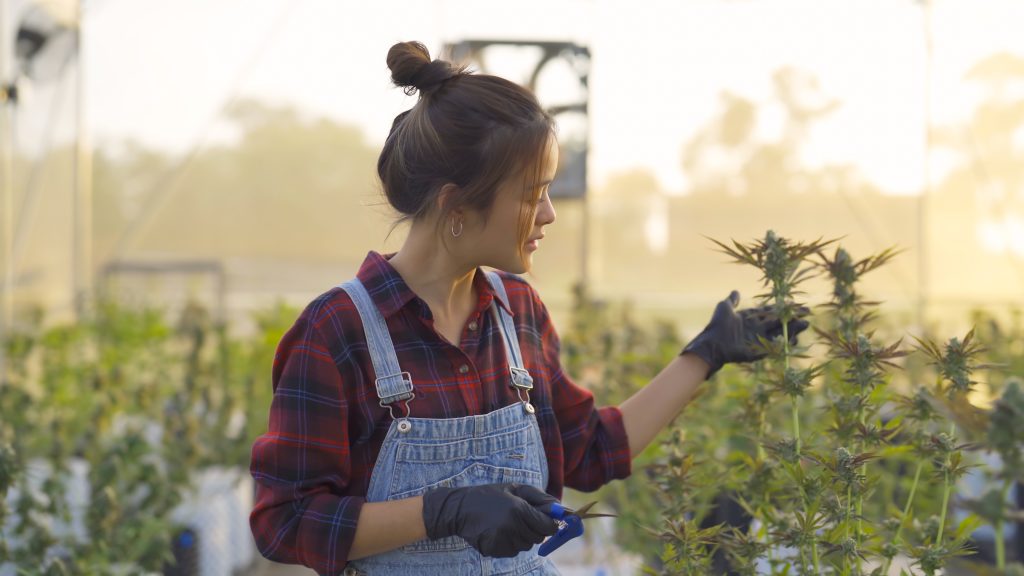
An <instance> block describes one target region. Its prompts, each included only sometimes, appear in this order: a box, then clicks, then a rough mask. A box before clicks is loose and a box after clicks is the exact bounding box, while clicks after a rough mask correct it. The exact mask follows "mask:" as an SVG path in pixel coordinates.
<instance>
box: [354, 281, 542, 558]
mask: <svg viewBox="0 0 1024 576" xmlns="http://www.w3.org/2000/svg"><path fill="white" fill-rule="evenodd" d="M487 280H488V281H489V282H490V283H491V286H492V287H493V288H494V290H495V292H496V293H497V295H498V297H500V298H501V299H502V301H504V302H508V296H507V294H506V292H505V287H504V285H503V284H502V282H501V279H500V278H499V277H498V275H497V274H495V273H494V272H488V273H487ZM341 288H342V289H344V290H345V291H346V292H347V293H348V294H349V296H350V297H351V298H352V301H353V302H354V303H355V305H356V308H357V310H358V311H359V316H360V318H361V319H362V322H363V328H364V331H365V332H366V340H367V343H368V345H369V351H370V357H371V359H372V360H373V370H374V373H375V375H376V387H377V396H378V397H379V398H380V404H381V406H383V407H385V408H387V409H388V411H389V412H391V415H392V419H393V421H392V422H391V427H390V428H389V429H388V434H387V436H386V437H385V439H384V443H383V444H382V445H381V449H380V454H379V455H378V456H377V463H376V464H375V465H374V468H373V472H372V474H371V476H370V487H369V492H368V494H367V495H366V501H367V502H381V501H386V500H398V499H401V498H411V497H414V496H418V495H421V494H423V492H425V491H426V490H427V489H428V488H431V487H434V486H446V487H461V486H474V485H479V484H491V483H510V482H515V483H519V484H529V485H531V486H534V487H536V488H539V489H540V490H544V488H545V487H546V486H547V483H548V466H547V458H546V456H545V454H544V446H543V444H541V439H540V428H539V427H538V425H537V418H536V416H534V408H533V405H531V404H530V396H529V391H530V389H532V388H533V379H532V378H531V377H530V374H529V372H527V371H526V369H525V368H523V361H522V356H521V354H520V350H519V340H518V338H517V337H516V333H515V327H514V325H513V322H512V317H511V316H510V315H509V314H508V312H507V311H506V310H505V309H504V308H502V307H500V306H498V305H497V302H492V303H491V306H490V310H491V312H492V313H493V314H494V319H495V321H496V322H497V325H498V326H500V328H501V337H502V340H503V341H504V343H505V356H506V358H507V359H508V364H509V383H510V385H511V386H512V387H514V388H516V391H517V392H518V394H519V398H520V399H521V400H522V401H521V402H516V403H515V404H511V405H509V406H505V407H504V408H500V409H498V410H495V411H493V412H491V413H489V414H483V415H480V416H466V417H463V418H413V417H411V416H410V407H409V403H410V402H412V400H413V399H414V398H415V397H416V395H415V394H414V392H413V385H412V377H411V375H410V374H409V373H408V372H403V371H402V369H401V368H400V367H399V366H398V358H397V356H396V355H395V348H394V345H393V344H392V342H391V336H390V335H389V334H388V330H387V326H386V325H385V323H384V318H383V316H381V314H380V311H378V310H377V307H376V306H374V304H373V302H372V301H371V299H370V296H369V294H368V293H367V292H366V289H365V288H364V287H363V285H362V284H361V283H360V282H359V280H357V279H354V280H350V281H349V282H346V283H344V284H342V285H341ZM396 402H403V403H404V404H405V416H402V417H399V418H395V417H394V416H395V414H394V409H393V407H392V404H394V403H396ZM537 548H538V547H537V546H534V547H533V548H532V549H531V550H527V551H525V552H522V553H520V554H519V555H518V556H515V557H513V558H490V557H486V556H482V555H481V554H480V553H479V552H477V551H476V549H475V548H473V547H472V546H470V545H469V544H468V543H467V542H466V541H465V540H464V539H462V538H460V537H458V536H451V537H448V538H441V539H438V540H420V541H418V542H414V543H412V544H409V545H407V546H403V547H401V548H398V549H395V550H391V551H389V552H384V553H382V554H376V555H374V556H368V557H366V558H361V559H359V560H353V561H352V562H350V563H349V564H348V566H347V567H346V568H345V571H344V572H343V574H345V575H346V576H356V575H366V576H397V575H408V574H415V575H417V576H442V575H443V576H481V575H484V576H490V575H499V574H501V575H506V574H507V575H516V576H525V575H529V576H541V575H557V574H559V572H558V570H557V569H556V568H555V567H554V565H553V564H552V563H551V561H550V560H548V559H546V558H543V557H541V556H538V555H537Z"/></svg>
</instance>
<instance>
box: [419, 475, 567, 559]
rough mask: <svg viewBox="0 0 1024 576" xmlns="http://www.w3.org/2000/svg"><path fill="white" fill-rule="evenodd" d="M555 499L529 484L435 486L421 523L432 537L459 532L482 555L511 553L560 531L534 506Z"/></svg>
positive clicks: (426, 498) (425, 500)
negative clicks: (459, 486) (460, 486)
mask: <svg viewBox="0 0 1024 576" xmlns="http://www.w3.org/2000/svg"><path fill="white" fill-rule="evenodd" d="M551 502H557V500H556V499H555V498H553V497H552V496H549V495H548V494H545V493H544V492H543V491H541V490H538V489H537V488H534V487H533V486H527V485H525V484H484V485H482V486H467V487H464V488H432V489H430V490H427V492H426V493H424V494H423V524H424V525H425V526H426V527H427V537H428V538H430V539H432V540H433V539H436V538H444V537H446V536H461V537H462V538H465V539H466V541H467V542H469V544H470V546H472V547H473V548H476V549H477V551H479V552H480V553H481V554H483V555H484V556H493V557H496V558H509V557H512V556H515V555H516V554H518V553H520V552H523V551H525V550H529V549H530V548H532V547H533V545H534V544H539V543H541V542H543V541H544V538H546V537H548V536H551V535H552V534H554V533H555V532H557V531H558V523H557V522H555V521H554V520H553V519H551V518H549V517H547V516H545V515H544V514H543V513H541V512H540V511H538V510H537V509H536V508H534V506H543V505H545V504H549V503H551Z"/></svg>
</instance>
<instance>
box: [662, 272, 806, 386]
mask: <svg viewBox="0 0 1024 576" xmlns="http://www.w3.org/2000/svg"><path fill="white" fill-rule="evenodd" d="M739 303H740V293H739V292H737V291H735V290H733V291H732V293H730V294H729V297H728V298H726V299H725V300H722V301H721V302H719V303H718V306H716V307H715V313H714V314H713V315H712V316H711V322H709V323H708V325H707V327H705V328H704V330H703V331H702V332H701V333H700V334H698V335H697V337H696V338H694V339H693V340H691V341H690V343H689V344H687V345H686V348H683V351H682V352H681V354H686V353H688V352H689V353H693V354H696V355H697V356H698V357H700V359H701V360H704V361H705V362H707V363H708V365H709V366H711V370H710V371H709V372H708V375H707V378H711V377H712V376H714V374H715V372H718V370H720V369H721V368H722V365H724V364H728V363H730V362H752V361H754V360H760V359H761V358H764V357H765V352H764V351H763V350H761V349H759V347H758V346H757V337H758V336H761V337H764V338H766V339H768V340H772V339H774V338H777V337H779V336H781V335H782V321H781V320H779V318H778V316H776V315H775V311H774V308H773V307H772V306H762V307H760V308H747V309H745V310H739V311H737V310H736V306H737V305H739ZM809 313H810V310H808V309H807V308H806V307H803V306H801V307H800V308H799V309H798V310H797V316H798V317H797V318H793V319H791V320H790V321H789V325H788V331H789V343H790V344H792V345H794V346H795V345H796V341H797V338H796V337H797V335H798V334H800V333H801V332H803V331H804V330H806V329H807V327H808V326H809V323H808V322H807V321H805V320H801V319H800V318H799V317H800V316H806V315H807V314H809Z"/></svg>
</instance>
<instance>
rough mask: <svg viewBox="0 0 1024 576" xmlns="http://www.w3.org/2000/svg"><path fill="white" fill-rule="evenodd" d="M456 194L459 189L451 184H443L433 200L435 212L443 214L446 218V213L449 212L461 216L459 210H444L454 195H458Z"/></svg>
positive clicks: (460, 210)
mask: <svg viewBox="0 0 1024 576" xmlns="http://www.w3.org/2000/svg"><path fill="white" fill-rule="evenodd" d="M458 192H459V187H458V186H456V185H455V184H452V183H451V182H449V183H448V184H445V185H444V186H441V191H440V192H438V193H437V198H436V200H435V202H436V204H435V205H434V208H435V209H436V210H437V213H438V214H444V215H445V216H447V212H451V213H453V214H458V215H460V216H461V215H462V209H461V208H455V209H454V210H452V209H446V207H447V206H450V205H451V201H452V198H453V197H454V196H455V195H456V194H458Z"/></svg>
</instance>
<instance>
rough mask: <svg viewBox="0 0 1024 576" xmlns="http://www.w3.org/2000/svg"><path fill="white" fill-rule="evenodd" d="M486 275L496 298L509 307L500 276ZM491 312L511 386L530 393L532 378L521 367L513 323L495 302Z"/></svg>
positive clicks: (494, 274) (509, 316)
mask: <svg viewBox="0 0 1024 576" xmlns="http://www.w3.org/2000/svg"><path fill="white" fill-rule="evenodd" d="M485 274H486V275H487V281H488V282H490V283H491V287H492V288H494V291H495V292H496V293H497V294H496V295H497V297H498V298H500V299H501V301H502V302H504V303H505V306H507V307H509V308H511V306H509V301H508V293H507V292H506V291H505V284H504V283H502V281H501V276H499V275H498V273H497V272H493V271H491V272H485ZM491 311H492V312H493V313H494V319H495V320H496V321H497V322H498V326H500V327H501V339H502V340H503V341H504V342H505V357H506V358H507V359H508V369H509V372H510V373H511V374H512V386H513V387H515V388H516V389H517V390H519V391H530V390H532V389H533V377H531V376H530V373H529V372H527V371H526V368H525V367H524V366H523V355H522V352H521V351H520V350H519V336H518V335H517V334H516V327H515V323H514V322H513V321H512V316H511V315H510V314H509V313H508V311H506V310H505V308H502V307H501V306H499V305H498V303H497V302H491Z"/></svg>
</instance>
